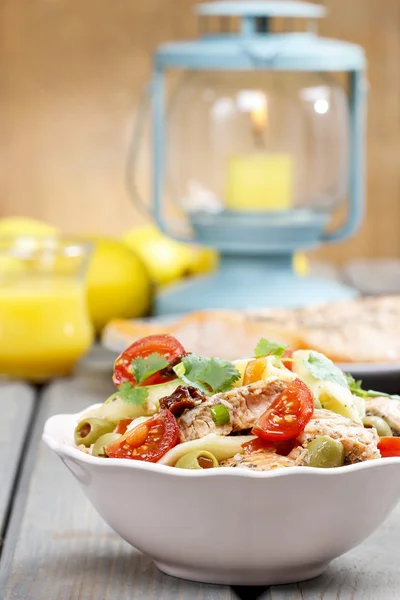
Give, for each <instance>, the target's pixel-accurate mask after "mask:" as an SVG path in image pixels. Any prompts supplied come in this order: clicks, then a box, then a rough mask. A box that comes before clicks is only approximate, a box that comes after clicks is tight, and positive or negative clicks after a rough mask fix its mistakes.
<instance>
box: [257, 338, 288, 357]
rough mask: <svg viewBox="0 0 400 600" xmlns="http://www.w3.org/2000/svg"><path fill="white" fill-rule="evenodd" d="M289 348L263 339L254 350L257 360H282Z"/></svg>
mask: <svg viewBox="0 0 400 600" xmlns="http://www.w3.org/2000/svg"><path fill="white" fill-rule="evenodd" d="M286 348H287V346H286V345H284V344H279V343H278V342H274V341H272V340H267V339H266V338H264V337H262V338H260V339H259V340H258V342H257V345H256V347H255V348H254V356H255V357H256V358H263V357H264V356H276V358H282V356H283V355H284V354H285V350H286Z"/></svg>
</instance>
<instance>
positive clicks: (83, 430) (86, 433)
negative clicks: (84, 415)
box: [75, 417, 115, 448]
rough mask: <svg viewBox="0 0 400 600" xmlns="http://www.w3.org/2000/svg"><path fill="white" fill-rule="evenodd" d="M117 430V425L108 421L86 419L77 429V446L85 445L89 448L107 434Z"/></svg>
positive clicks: (94, 418)
mask: <svg viewBox="0 0 400 600" xmlns="http://www.w3.org/2000/svg"><path fill="white" fill-rule="evenodd" d="M114 429H115V424H114V423H110V421H107V419H98V418H96V417H93V418H89V419H84V420H83V421H81V422H80V423H78V425H77V426H76V427H75V444H76V445H77V446H79V445H80V444H83V445H84V446H86V448H89V446H91V445H92V444H94V443H95V441H96V440H97V439H98V438H99V437H100V436H101V435H104V434H105V433H110V432H111V431H113V430H114Z"/></svg>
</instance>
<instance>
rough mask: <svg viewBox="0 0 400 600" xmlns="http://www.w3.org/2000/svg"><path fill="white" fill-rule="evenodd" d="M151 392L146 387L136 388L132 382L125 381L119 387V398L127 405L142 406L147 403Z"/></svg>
mask: <svg viewBox="0 0 400 600" xmlns="http://www.w3.org/2000/svg"><path fill="white" fill-rule="evenodd" d="M148 395H149V391H148V389H147V388H146V387H134V386H133V384H132V383H131V382H130V381H125V382H124V383H121V384H120V385H119V386H118V396H119V397H120V398H121V400H122V401H123V402H125V403H126V404H133V405H134V406H141V405H142V404H143V403H144V402H146V400H147V397H148Z"/></svg>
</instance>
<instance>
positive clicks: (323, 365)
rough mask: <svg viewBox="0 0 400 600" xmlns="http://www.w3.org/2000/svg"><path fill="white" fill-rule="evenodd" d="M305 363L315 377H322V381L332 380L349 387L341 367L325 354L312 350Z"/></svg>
mask: <svg viewBox="0 0 400 600" xmlns="http://www.w3.org/2000/svg"><path fill="white" fill-rule="evenodd" d="M304 364H305V365H306V367H307V369H308V370H309V372H310V373H311V375H312V376H313V377H315V379H320V380H321V381H331V382H332V383H337V384H339V385H341V386H342V387H345V388H347V387H348V383H347V380H346V377H345V375H344V373H342V371H341V370H340V369H339V367H337V366H336V365H335V364H334V363H333V362H332V361H331V360H329V358H327V357H326V356H324V355H323V354H320V353H319V352H314V351H313V350H311V352H310V353H309V355H308V358H307V360H305V361H304Z"/></svg>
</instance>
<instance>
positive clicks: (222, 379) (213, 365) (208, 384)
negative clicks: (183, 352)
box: [174, 354, 240, 394]
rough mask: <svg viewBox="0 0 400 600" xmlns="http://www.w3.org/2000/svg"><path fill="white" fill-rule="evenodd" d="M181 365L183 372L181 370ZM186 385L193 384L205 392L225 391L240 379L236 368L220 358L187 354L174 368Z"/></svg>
mask: <svg viewBox="0 0 400 600" xmlns="http://www.w3.org/2000/svg"><path fill="white" fill-rule="evenodd" d="M180 365H183V367H184V372H182V371H183V370H182V367H181V366H180ZM174 370H175V372H177V371H179V376H180V378H181V379H182V380H183V381H184V382H185V383H187V384H188V385H193V386H195V387H197V388H198V389H199V390H201V391H202V392H204V393H205V394H210V393H214V394H215V393H218V392H227V391H228V390H230V389H232V388H233V386H234V384H235V382H236V381H238V379H240V373H239V371H238V370H237V368H236V367H235V366H234V365H233V364H232V363H231V362H229V361H228V360H222V359H221V358H202V357H200V356H195V355H194V354H189V356H185V357H184V359H183V361H182V362H181V363H180V364H179V365H177V367H176V368H175V369H174Z"/></svg>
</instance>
